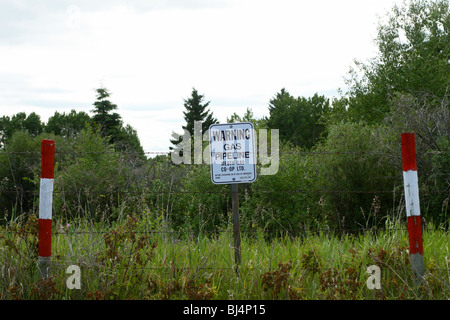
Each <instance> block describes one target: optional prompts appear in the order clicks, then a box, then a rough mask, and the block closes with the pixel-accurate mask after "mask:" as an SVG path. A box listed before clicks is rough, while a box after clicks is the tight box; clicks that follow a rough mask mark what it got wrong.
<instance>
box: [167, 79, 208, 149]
mask: <svg viewBox="0 0 450 320" xmlns="http://www.w3.org/2000/svg"><path fill="white" fill-rule="evenodd" d="M203 100H204V96H203V95H201V94H199V93H198V91H197V90H196V89H195V88H193V89H192V94H191V97H189V98H188V99H184V107H185V108H186V111H183V114H184V119H185V120H186V124H185V125H184V126H182V128H183V129H184V130H186V131H187V132H189V133H190V135H191V137H192V139H193V135H194V122H195V121H202V135H203V133H205V131H206V130H208V129H209V126H210V125H212V124H214V123H217V119H215V118H214V117H213V114H212V112H211V111H210V110H209V109H207V108H208V106H209V103H210V101H208V102H203ZM173 136H174V137H175V139H173V140H170V142H171V143H172V144H173V145H175V146H177V145H178V144H179V143H180V142H181V141H182V135H177V134H174V135H173ZM176 136H178V138H177V137H176ZM170 149H171V150H173V149H174V147H170Z"/></svg>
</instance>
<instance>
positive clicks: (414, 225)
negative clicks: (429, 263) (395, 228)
mask: <svg viewBox="0 0 450 320" xmlns="http://www.w3.org/2000/svg"><path fill="white" fill-rule="evenodd" d="M408 234H409V251H410V254H416V253H419V254H421V255H423V242H422V225H421V222H420V216H410V217H408Z"/></svg>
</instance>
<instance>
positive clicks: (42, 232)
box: [39, 219, 52, 257]
mask: <svg viewBox="0 0 450 320" xmlns="http://www.w3.org/2000/svg"><path fill="white" fill-rule="evenodd" d="M51 252H52V220H51V219H39V256H40V257H50V255H51Z"/></svg>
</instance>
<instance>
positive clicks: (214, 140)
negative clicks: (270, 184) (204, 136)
mask: <svg viewBox="0 0 450 320" xmlns="http://www.w3.org/2000/svg"><path fill="white" fill-rule="evenodd" d="M254 135H255V133H254V128H253V124H252V123H250V122H241V123H226V124H213V125H211V126H210V127H209V147H210V151H211V180H212V182H213V183H215V184H231V183H250V182H253V181H255V180H256V153H255V139H254Z"/></svg>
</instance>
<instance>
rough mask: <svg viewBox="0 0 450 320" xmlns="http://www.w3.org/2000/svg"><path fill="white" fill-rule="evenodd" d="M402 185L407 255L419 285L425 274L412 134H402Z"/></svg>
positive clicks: (414, 146) (414, 144)
mask: <svg viewBox="0 0 450 320" xmlns="http://www.w3.org/2000/svg"><path fill="white" fill-rule="evenodd" d="M401 144H402V162H403V183H404V189H405V208H406V217H407V223H408V234H409V254H410V260H411V266H412V269H413V271H414V275H415V277H416V283H417V284H421V283H422V279H423V276H424V273H425V263H424V259H423V242H422V225H421V220H420V200H419V181H418V178H417V163H416V142H415V137H414V133H402V134H401Z"/></svg>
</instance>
